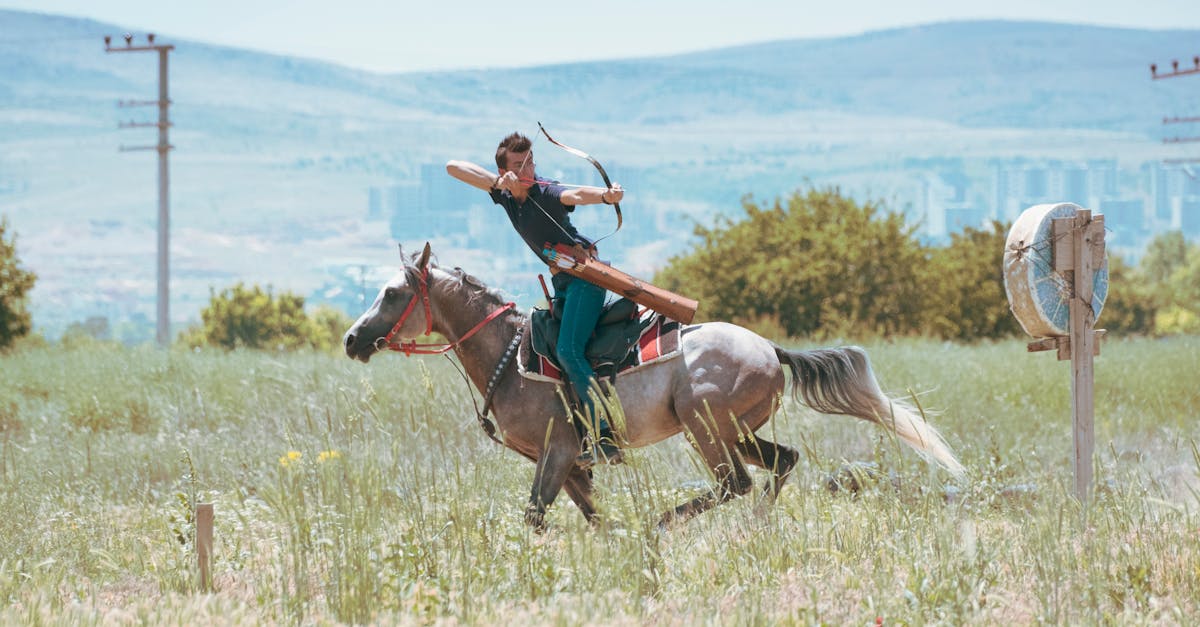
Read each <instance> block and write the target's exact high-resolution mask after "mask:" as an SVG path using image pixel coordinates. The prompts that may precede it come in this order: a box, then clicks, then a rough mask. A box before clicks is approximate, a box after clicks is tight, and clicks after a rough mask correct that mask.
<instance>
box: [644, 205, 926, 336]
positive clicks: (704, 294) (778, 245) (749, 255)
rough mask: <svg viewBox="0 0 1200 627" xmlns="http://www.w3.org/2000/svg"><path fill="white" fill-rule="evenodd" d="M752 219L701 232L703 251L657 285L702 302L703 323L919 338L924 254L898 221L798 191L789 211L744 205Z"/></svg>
mask: <svg viewBox="0 0 1200 627" xmlns="http://www.w3.org/2000/svg"><path fill="white" fill-rule="evenodd" d="M742 208H743V210H744V211H745V218H744V219H741V220H737V221H735V220H732V219H729V218H719V219H718V220H717V223H716V224H715V225H714V226H713V227H712V228H707V227H704V226H702V225H698V226H697V227H696V229H695V233H696V235H697V236H698V237H699V238H700V240H701V241H700V243H699V244H697V246H696V247H695V248H694V249H693V250H692V251H691V252H689V253H685V254H683V255H679V256H676V257H673V258H672V259H671V260H670V261H669V263H668V265H667V267H666V268H665V269H663V270H662V271H661V272H660V273H659V274H658V275H656V277H655V283H657V284H660V285H663V287H665V288H667V289H670V290H673V291H677V292H680V293H682V294H686V295H688V296H690V297H692V298H696V299H698V300H700V303H701V311H700V312H699V313H700V315H701V316H702V317H706V318H709V319H720V320H731V321H734V322H740V323H743V324H747V325H748V326H762V324H763V323H764V321H766V323H767V324H768V325H769V326H774V327H776V328H779V329H782V331H783V332H784V333H786V334H787V335H793V336H805V335H827V336H831V335H839V336H841V335H850V334H855V335H886V334H894V333H905V332H913V331H914V330H916V329H917V328H918V327H919V323H920V320H921V315H922V312H921V302H920V299H919V293H918V291H919V285H918V278H919V275H918V272H919V268H920V266H921V264H922V263H923V252H922V250H921V247H920V245H919V244H918V243H917V241H916V240H915V239H914V238H913V236H912V232H913V231H912V228H910V227H907V226H905V224H904V218H903V217H902V216H900V215H899V214H895V213H888V212H886V211H884V210H882V208H881V206H880V205H878V204H876V203H871V202H868V203H865V204H859V203H857V202H855V201H854V200H852V199H849V198H847V197H844V196H842V195H841V193H840V191H839V190H837V189H836V188H826V189H810V190H809V191H807V192H806V193H801V192H796V193H794V194H793V195H792V196H791V197H790V198H788V199H787V203H786V205H784V204H783V203H782V202H781V201H779V200H776V201H775V203H774V205H773V206H770V207H767V208H762V207H759V206H758V205H757V204H755V203H754V202H752V201H751V200H750V199H749V198H746V199H743V202H742Z"/></svg>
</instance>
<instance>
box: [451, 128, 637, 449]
mask: <svg viewBox="0 0 1200 627" xmlns="http://www.w3.org/2000/svg"><path fill="white" fill-rule="evenodd" d="M536 165H537V164H536V163H534V161H533V144H532V142H531V141H530V140H529V138H528V137H525V136H524V135H521V134H520V133H512V134H511V135H509V136H507V137H505V138H504V139H503V140H502V141H501V142H500V145H499V146H498V147H497V148H496V167H497V168H498V172H499V173H498V174H493V173H492V172H491V171H490V170H488V169H486V168H484V167H483V166H480V165H477V164H474V163H470V162H467V161H450V162H449V163H447V164H446V171H447V172H448V173H449V174H450V176H453V177H454V178H456V179H458V180H460V181H462V182H464V183H466V184H468V185H471V186H472V187H477V188H479V189H481V190H483V191H486V192H488V195H489V196H491V199H492V202H494V203H496V204H497V205H500V206H501V207H504V211H505V212H506V213H507V214H508V219H509V220H510V221H511V222H512V225H513V227H515V228H516V230H517V233H518V234H519V235H520V236H521V239H523V240H524V241H525V243H526V244H527V245H528V246H529V248H530V249H532V250H533V252H534V253H535V254H536V255H537V256H538V259H541V260H542V261H543V262H545V263H546V264H547V265H549V266H550V272H551V274H552V275H553V276H552V278H551V282H552V283H553V285H554V295H555V300H557V301H559V302H560V303H562V312H561V313H562V326H561V327H560V331H559V335H558V348H557V353H558V355H557V356H558V360H559V363H560V364H561V365H562V367H563V370H564V371H565V373H566V375H567V380H568V381H569V382H570V384H571V387H572V388H573V390H574V393H575V394H574V395H575V397H576V398H577V399H578V406H577V408H576V409H577V410H578V411H579V412H580V413H581V414H582V415H583V417H584V419H585V420H586V421H587V422H588V424H592V425H595V427H596V433H597V437H596V438H594V439H593V442H592V444H593V445H592V446H591V447H587V448H585V450H584V452H583V453H582V454H581V455H580V456H579V459H578V460H577V461H578V463H579V465H580V466H584V467H590V466H592V465H593V464H595V463H597V462H603V463H609V464H619V463H621V461H622V454H621V449H620V448H619V447H618V446H617V440H616V438H615V437H614V435H613V432H612V427H611V425H610V424H609V422H608V420H607V418H606V416H605V415H604V404H603V403H598V402H597V398H598V397H599V395H600V394H601V393H602V392H601V390H600V388H599V386H598V385H597V384H596V378H595V372H594V371H593V370H592V367H591V365H590V364H589V363H588V359H587V357H586V356H585V349H586V347H587V342H588V338H589V337H590V336H591V335H592V331H593V330H594V329H595V327H596V322H597V320H598V319H599V317H600V313H601V309H602V308H603V306H604V300H605V294H606V291H605V290H604V289H603V288H601V287H599V286H597V285H594V284H592V283H590V282H588V281H586V280H584V279H582V278H578V277H575V276H572V275H570V274H567V273H566V272H560V271H559V269H558V268H557V267H555V266H553V265H550V261H549V260H548V259H546V258H545V257H544V256H543V254H542V251H543V250H544V249H545V245H546V244H550V245H551V247H553V246H555V245H560V244H562V245H567V246H570V247H573V248H575V250H576V252H577V254H578V255H582V256H587V257H590V258H593V259H594V258H595V256H596V246H595V244H594V242H593V240H591V239H589V238H587V237H585V236H583V235H581V234H580V233H579V231H578V230H577V229H576V228H575V226H574V225H572V224H571V218H570V213H571V212H573V211H574V210H575V207H576V206H579V205H596V204H601V203H603V204H607V205H611V204H617V203H620V202H621V199H622V198H623V197H624V191H622V189H621V186H620V185H618V184H613V185H612V186H611V187H608V188H602V187H573V188H571V189H568V188H567V187H564V186H562V185H559V184H558V183H556V182H553V181H547V180H544V179H540V178H538V176H537V173H536V171H535V168H536ZM560 299H561V300H560Z"/></svg>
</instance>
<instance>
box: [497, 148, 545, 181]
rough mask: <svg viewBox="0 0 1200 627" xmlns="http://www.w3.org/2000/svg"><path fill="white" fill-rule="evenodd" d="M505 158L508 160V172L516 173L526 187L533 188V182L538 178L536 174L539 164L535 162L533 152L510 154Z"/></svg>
mask: <svg viewBox="0 0 1200 627" xmlns="http://www.w3.org/2000/svg"><path fill="white" fill-rule="evenodd" d="M505 157H506V158H507V160H508V171H509V172H513V173H515V174H516V175H517V178H519V179H521V184H522V185H524V186H525V187H530V186H532V185H533V180H534V178H535V177H536V176H537V174H536V173H535V172H534V167H535V166H536V165H537V164H535V163H534V162H533V151H532V150H526V151H525V152H509V153H508V154H506V155H505Z"/></svg>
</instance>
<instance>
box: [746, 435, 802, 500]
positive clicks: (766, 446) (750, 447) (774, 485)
mask: <svg viewBox="0 0 1200 627" xmlns="http://www.w3.org/2000/svg"><path fill="white" fill-rule="evenodd" d="M737 451H738V453H740V454H741V456H742V459H744V460H746V463H748V464H752V465H754V466H758V467H759V468H765V469H767V470H770V471H771V478H770V479H767V485H766V486H764V487H763V496H764V497H766V498H768V499H770V500H771V501H774V500H775V499H776V498H778V497H779V490H780V489H781V488H783V483H784V482H785V481H787V479H788V477H789V476H791V474H792V469H794V468H795V467H796V462H797V461H799V460H800V453H799V452H797V451H796V449H794V448H791V447H790V446H784V445H782V444H776V443H775V442H771V441H769V440H764V439H762V438H760V437H758V436H757V435H756V436H754V437H753V438H746V439H745V440H743V441H741V442H738V445H737Z"/></svg>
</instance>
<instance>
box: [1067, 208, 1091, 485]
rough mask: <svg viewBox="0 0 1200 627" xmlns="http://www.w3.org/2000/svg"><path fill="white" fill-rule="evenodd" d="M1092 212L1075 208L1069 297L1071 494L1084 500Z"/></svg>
mask: <svg viewBox="0 0 1200 627" xmlns="http://www.w3.org/2000/svg"><path fill="white" fill-rule="evenodd" d="M1091 226H1092V212H1091V211H1089V210H1087V209H1081V210H1079V211H1076V212H1075V228H1073V229H1072V230H1071V249H1072V255H1071V256H1072V257H1073V258H1074V261H1075V276H1074V284H1075V285H1074V287H1075V295H1074V298H1072V299H1071V303H1070V308H1071V426H1072V431H1073V432H1074V434H1075V438H1074V439H1075V457H1074V464H1073V466H1074V467H1075V497H1076V498H1078V499H1079V500H1080V501H1082V502H1084V503H1086V502H1088V500H1089V499H1090V498H1091V494H1092V483H1093V477H1092V452H1093V450H1094V449H1095V428H1094V425H1095V397H1094V395H1095V388H1094V382H1095V376H1094V375H1095V372H1094V371H1093V369H1092V343H1093V342H1095V338H1094V337H1093V336H1092V327H1094V326H1095V325H1096V316H1095V313H1094V312H1093V311H1092V280H1093V276H1092V275H1093V274H1094V273H1095V266H1094V263H1093V261H1094V260H1093V259H1092V228H1091Z"/></svg>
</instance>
